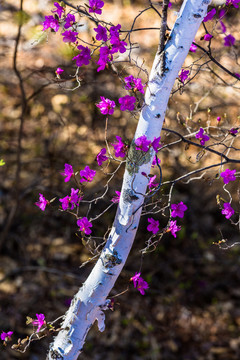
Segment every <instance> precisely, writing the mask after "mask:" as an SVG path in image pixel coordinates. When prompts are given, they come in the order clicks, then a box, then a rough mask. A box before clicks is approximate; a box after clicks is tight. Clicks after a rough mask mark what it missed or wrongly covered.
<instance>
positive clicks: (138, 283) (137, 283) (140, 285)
mask: <svg viewBox="0 0 240 360" xmlns="http://www.w3.org/2000/svg"><path fill="white" fill-rule="evenodd" d="M130 281H133V285H134V287H135V288H137V289H138V291H139V292H140V294H141V295H145V290H147V289H148V288H149V286H148V283H147V282H146V281H145V280H143V278H142V277H141V273H136V274H135V275H134V276H133V277H131V279H130Z"/></svg>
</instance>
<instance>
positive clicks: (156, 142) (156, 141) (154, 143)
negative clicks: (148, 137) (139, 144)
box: [152, 136, 161, 152]
mask: <svg viewBox="0 0 240 360" xmlns="http://www.w3.org/2000/svg"><path fill="white" fill-rule="evenodd" d="M160 140H161V136H159V137H158V138H156V137H154V139H153V141H152V147H153V150H154V151H156V152H158V150H159V149H160V148H161V145H160Z"/></svg>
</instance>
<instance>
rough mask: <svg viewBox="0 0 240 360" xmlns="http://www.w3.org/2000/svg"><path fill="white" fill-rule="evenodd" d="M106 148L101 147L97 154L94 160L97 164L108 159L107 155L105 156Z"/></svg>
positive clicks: (100, 164)
mask: <svg viewBox="0 0 240 360" xmlns="http://www.w3.org/2000/svg"><path fill="white" fill-rule="evenodd" d="M106 152H107V150H106V149H105V148H103V149H101V151H100V152H99V153H98V154H97V157H96V160H97V163H98V165H99V166H102V163H103V162H104V161H106V160H107V159H108V157H107V156H105V154H106Z"/></svg>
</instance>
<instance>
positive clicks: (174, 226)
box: [167, 220, 181, 237]
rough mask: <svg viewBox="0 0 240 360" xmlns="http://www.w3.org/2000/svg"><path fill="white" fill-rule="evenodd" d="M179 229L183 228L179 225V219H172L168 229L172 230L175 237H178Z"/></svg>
mask: <svg viewBox="0 0 240 360" xmlns="http://www.w3.org/2000/svg"><path fill="white" fill-rule="evenodd" d="M179 230H181V226H178V225H177V220H174V221H173V220H171V221H170V226H169V228H168V230H167V231H171V234H172V235H173V236H174V237H177V235H176V232H177V231H179Z"/></svg>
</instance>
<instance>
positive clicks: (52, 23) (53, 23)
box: [42, 15, 59, 32]
mask: <svg viewBox="0 0 240 360" xmlns="http://www.w3.org/2000/svg"><path fill="white" fill-rule="evenodd" d="M42 25H43V29H42V30H43V31H45V30H47V29H49V28H51V29H53V30H54V31H55V32H57V31H58V29H59V23H58V20H57V19H55V18H54V17H53V16H52V15H50V16H45V20H44V21H43V22H42Z"/></svg>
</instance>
